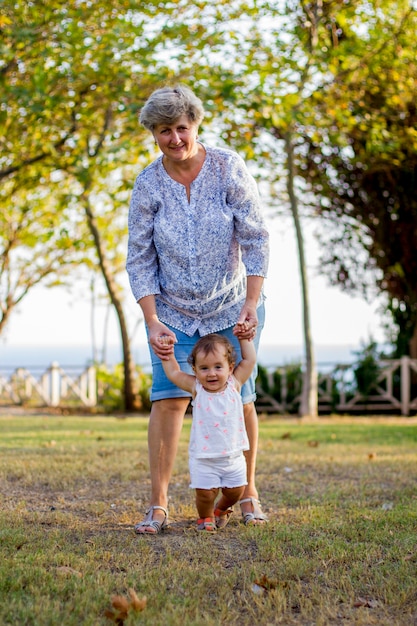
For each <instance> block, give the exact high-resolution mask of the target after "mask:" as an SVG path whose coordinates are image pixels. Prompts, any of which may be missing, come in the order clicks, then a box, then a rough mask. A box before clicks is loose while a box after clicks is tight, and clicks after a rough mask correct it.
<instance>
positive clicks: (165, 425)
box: [148, 398, 189, 521]
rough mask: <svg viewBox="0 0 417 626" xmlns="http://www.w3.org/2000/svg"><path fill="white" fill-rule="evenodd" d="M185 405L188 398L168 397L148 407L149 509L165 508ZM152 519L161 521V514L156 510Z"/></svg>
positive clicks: (162, 517)
mask: <svg viewBox="0 0 417 626" xmlns="http://www.w3.org/2000/svg"><path fill="white" fill-rule="evenodd" d="M188 404H189V399H188V398H169V399H167V400H158V401H156V402H154V403H153V404H152V409H151V414H150V417H149V426H148V453H149V469H150V474H151V498H150V505H151V506H154V505H159V506H163V507H164V508H167V506H168V486H169V481H170V480H171V475H172V470H173V467H174V462H175V457H176V454H177V449H178V442H179V438H180V434H181V428H182V424H183V420H184V415H185V412H186V410H187V406H188ZM153 519H155V520H159V521H163V519H164V513H163V511H161V510H158V509H156V510H155V511H154V514H153Z"/></svg>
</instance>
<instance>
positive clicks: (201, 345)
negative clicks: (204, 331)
mask: <svg viewBox="0 0 417 626" xmlns="http://www.w3.org/2000/svg"><path fill="white" fill-rule="evenodd" d="M218 346H222V347H223V348H224V349H225V352H226V358H227V361H228V363H229V365H234V364H235V363H236V358H237V355H236V350H235V349H234V347H233V346H232V344H231V343H230V341H229V340H228V338H227V337H225V336H224V335H218V334H217V333H212V334H211V335H204V337H200V339H199V340H198V341H197V343H196V344H195V345H194V348H193V350H192V352H191V354H190V355H189V357H188V359H187V361H188V363H189V364H190V365H192V367H194V366H195V362H196V359H197V354H198V353H199V352H203V354H204V356H207V354H210V353H211V352H214V351H215V350H216V348H217V347H218Z"/></svg>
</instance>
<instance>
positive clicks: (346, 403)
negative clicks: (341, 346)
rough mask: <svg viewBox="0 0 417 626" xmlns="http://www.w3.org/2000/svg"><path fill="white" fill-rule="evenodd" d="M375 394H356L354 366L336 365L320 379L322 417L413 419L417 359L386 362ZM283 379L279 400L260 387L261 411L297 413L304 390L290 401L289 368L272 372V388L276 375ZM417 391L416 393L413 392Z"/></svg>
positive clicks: (416, 407)
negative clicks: (390, 415) (385, 415)
mask: <svg viewBox="0 0 417 626" xmlns="http://www.w3.org/2000/svg"><path fill="white" fill-rule="evenodd" d="M379 367H380V372H379V375H378V377H377V380H376V384H375V385H374V386H373V388H372V390H371V393H370V394H369V395H368V396H365V395H363V394H361V393H359V392H357V391H355V390H354V386H353V385H352V378H353V370H352V365H346V364H340V365H335V366H333V367H332V369H331V370H330V371H328V372H326V373H322V372H319V375H318V404H319V413H331V412H334V413H350V414H352V413H393V414H401V415H411V414H412V413H415V412H417V396H416V395H414V394H417V359H410V358H409V357H407V356H404V357H402V358H401V359H393V360H384V361H380V363H379ZM276 372H278V373H279V375H280V381H281V388H280V393H279V394H278V396H279V397H278V399H277V397H275V394H274V396H273V395H272V394H271V393H268V392H265V390H264V389H262V388H261V387H260V386H259V385H258V386H257V394H258V402H257V408H258V411H265V412H267V413H271V412H273V413H281V414H285V413H288V412H291V411H292V412H296V410H297V407H298V404H299V401H300V394H299V392H300V391H301V390H298V393H297V394H296V395H295V397H294V396H293V397H292V398H291V397H290V394H289V393H288V374H287V368H285V367H278V368H268V388H269V389H272V388H273V386H274V373H276ZM413 390H414V391H413Z"/></svg>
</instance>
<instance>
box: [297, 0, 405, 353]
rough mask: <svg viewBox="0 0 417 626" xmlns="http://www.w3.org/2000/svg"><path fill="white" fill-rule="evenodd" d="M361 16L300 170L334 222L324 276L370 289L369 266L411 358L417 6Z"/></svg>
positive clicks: (345, 43)
mask: <svg viewBox="0 0 417 626" xmlns="http://www.w3.org/2000/svg"><path fill="white" fill-rule="evenodd" d="M365 17H366V18H367V19H366V21H363V22H362V24H361V25H359V24H358V22H356V23H355V22H354V21H353V20H351V21H350V22H348V21H345V22H342V26H341V28H340V33H341V35H342V41H341V43H340V46H339V47H338V50H337V56H335V59H334V62H333V64H332V65H330V66H329V74H330V75H329V78H328V81H327V88H326V93H321V94H319V93H317V94H316V99H315V102H316V107H317V115H318V117H319V118H320V119H321V123H320V125H319V126H318V128H316V129H315V132H314V134H313V133H311V132H310V133H309V132H306V134H305V139H306V142H307V145H308V152H307V161H306V168H305V178H306V180H308V182H309V183H310V185H311V189H312V190H313V192H314V193H315V194H316V195H321V202H320V205H319V207H318V209H317V213H318V214H319V215H320V216H321V217H323V218H325V219H326V220H329V223H330V224H331V227H332V230H331V232H330V237H329V239H330V241H329V240H328V241H327V242H326V245H325V246H323V248H322V250H323V263H324V267H325V268H326V270H327V272H328V275H329V277H330V280H331V281H332V282H333V283H335V284H340V285H342V286H343V287H344V288H345V289H349V290H351V291H353V290H358V289H362V290H364V291H365V292H368V293H370V292H371V293H372V282H371V281H370V270H371V271H372V277H373V286H374V287H373V291H375V287H376V289H377V290H378V291H380V292H382V293H385V294H387V296H388V310H389V311H390V312H391V314H392V317H393V321H394V323H395V324H396V325H397V327H398V334H397V337H396V339H395V341H396V344H397V356H401V355H402V354H409V355H411V356H412V357H414V358H417V279H416V276H417V258H416V254H415V242H416V240H417V198H416V193H415V190H416V188H417V133H416V126H417V108H416V98H417V63H416V53H417V44H416V40H415V32H416V26H417V13H416V11H415V9H414V8H413V6H412V4H411V3H410V2H405V1H403V2H399V3H395V4H392V3H389V2H383V3H381V2H371V3H367V5H366V7H365ZM326 117H327V118H329V117H331V121H330V122H329V123H327V124H326V123H325V118H326ZM347 242H349V245H346V244H347ZM370 286H371V290H370Z"/></svg>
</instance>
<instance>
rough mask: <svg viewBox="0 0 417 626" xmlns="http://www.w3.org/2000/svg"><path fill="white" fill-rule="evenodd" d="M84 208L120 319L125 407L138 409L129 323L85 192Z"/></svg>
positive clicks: (112, 301) (133, 409)
mask: <svg viewBox="0 0 417 626" xmlns="http://www.w3.org/2000/svg"><path fill="white" fill-rule="evenodd" d="M83 199H84V210H85V213H86V216H87V223H88V227H89V229H90V232H91V234H92V236H93V239H94V244H95V247H96V250H97V255H98V258H99V264H100V269H101V272H102V274H103V277H104V280H105V283H106V287H107V291H108V294H109V297H110V301H111V303H112V305H113V306H114V308H115V311H116V315H117V319H118V321H119V328H120V334H121V339H122V349H123V374H124V408H125V410H126V411H137V410H138V409H140V408H141V404H140V400H139V396H138V394H137V389H136V385H135V364H134V361H133V357H132V352H131V349H130V340H129V334H128V329H127V323H126V318H125V314H124V311H123V306H122V302H121V299H120V298H119V296H118V289H117V285H116V282H115V280H114V278H113V276H112V273H111V271H110V268H109V264H108V262H107V259H106V256H105V251H104V248H103V245H102V243H101V238H100V232H99V229H98V228H97V224H96V219H95V216H94V213H93V211H92V209H91V205H90V201H89V197H88V195H87V194H84V198H83Z"/></svg>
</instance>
